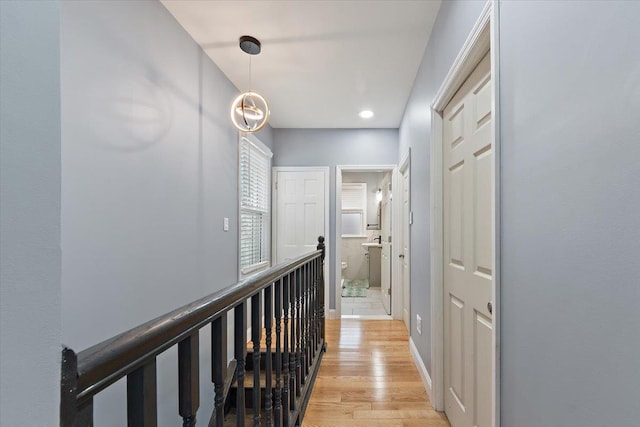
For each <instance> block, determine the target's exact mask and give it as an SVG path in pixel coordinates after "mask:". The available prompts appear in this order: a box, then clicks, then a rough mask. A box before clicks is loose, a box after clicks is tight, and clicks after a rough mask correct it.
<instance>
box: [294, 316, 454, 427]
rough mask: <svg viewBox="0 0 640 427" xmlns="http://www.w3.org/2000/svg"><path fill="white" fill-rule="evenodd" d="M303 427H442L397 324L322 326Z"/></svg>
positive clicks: (336, 322) (344, 322)
mask: <svg viewBox="0 0 640 427" xmlns="http://www.w3.org/2000/svg"><path fill="white" fill-rule="evenodd" d="M327 346H328V348H327V353H326V355H325V356H324V358H323V360H322V364H321V366H320V372H319V373H318V378H317V379H316V383H315V386H314V390H313V394H312V395H311V400H310V401H309V406H308V407H307V411H306V414H305V417H304V423H303V425H304V426H305V427H320V426H321V427H445V426H446V427H448V426H449V423H448V422H447V419H446V417H445V416H444V415H442V414H440V413H438V412H436V411H435V410H434V409H433V408H432V407H431V404H430V403H429V398H428V395H427V393H426V391H425V389H424V385H423V383H422V380H421V378H420V375H419V373H418V371H417V369H416V367H415V365H414V362H413V360H412V358H411V354H410V353H409V337H408V334H407V330H406V329H405V327H404V324H403V323H402V322H400V321H385V320H358V319H343V320H342V321H340V320H327Z"/></svg>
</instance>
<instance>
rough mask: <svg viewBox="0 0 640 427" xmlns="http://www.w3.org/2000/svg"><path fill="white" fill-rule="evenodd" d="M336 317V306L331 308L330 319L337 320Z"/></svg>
mask: <svg viewBox="0 0 640 427" xmlns="http://www.w3.org/2000/svg"><path fill="white" fill-rule="evenodd" d="M335 318H336V309H335V308H331V309H329V320H335Z"/></svg>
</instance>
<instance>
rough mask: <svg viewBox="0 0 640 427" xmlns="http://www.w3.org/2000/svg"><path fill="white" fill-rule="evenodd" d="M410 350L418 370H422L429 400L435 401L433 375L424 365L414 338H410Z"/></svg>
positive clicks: (421, 375) (421, 374) (421, 373)
mask: <svg viewBox="0 0 640 427" xmlns="http://www.w3.org/2000/svg"><path fill="white" fill-rule="evenodd" d="M409 351H410V352H411V356H412V357H413V362H414V363H415V364H416V368H418V372H420V377H421V378H422V382H423V384H424V388H425V390H427V394H428V395H429V400H430V401H433V394H432V393H433V389H432V386H431V377H430V376H429V372H428V371H427V367H426V366H424V362H423V361H422V358H421V357H420V353H419V352H418V348H417V347H416V345H415V344H414V342H413V338H409Z"/></svg>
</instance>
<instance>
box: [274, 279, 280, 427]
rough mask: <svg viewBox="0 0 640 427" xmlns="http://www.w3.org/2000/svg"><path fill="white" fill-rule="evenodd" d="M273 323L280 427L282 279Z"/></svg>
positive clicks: (276, 421)
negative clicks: (274, 325) (274, 328)
mask: <svg viewBox="0 0 640 427" xmlns="http://www.w3.org/2000/svg"><path fill="white" fill-rule="evenodd" d="M275 294H276V295H275V297H276V298H275V310H274V311H275V323H276V390H275V402H274V415H275V416H274V424H275V426H276V427H282V388H281V387H282V383H281V381H280V376H281V375H282V349H281V348H280V334H281V333H282V326H281V317H282V279H280V280H278V281H277V282H276V283H275Z"/></svg>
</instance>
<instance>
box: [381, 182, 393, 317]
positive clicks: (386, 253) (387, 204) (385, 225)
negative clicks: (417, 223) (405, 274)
mask: <svg viewBox="0 0 640 427" xmlns="http://www.w3.org/2000/svg"><path fill="white" fill-rule="evenodd" d="M390 184H391V174H387V175H386V176H385V178H384V179H383V181H382V201H381V202H380V203H381V206H380V213H381V222H382V224H381V227H380V228H381V236H382V254H381V257H380V263H381V265H380V275H381V276H380V277H381V285H380V286H381V291H382V292H381V298H382V305H383V306H384V309H385V310H386V311H387V314H391V248H392V246H391V245H392V241H391V215H392V213H391V191H389V187H390Z"/></svg>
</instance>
